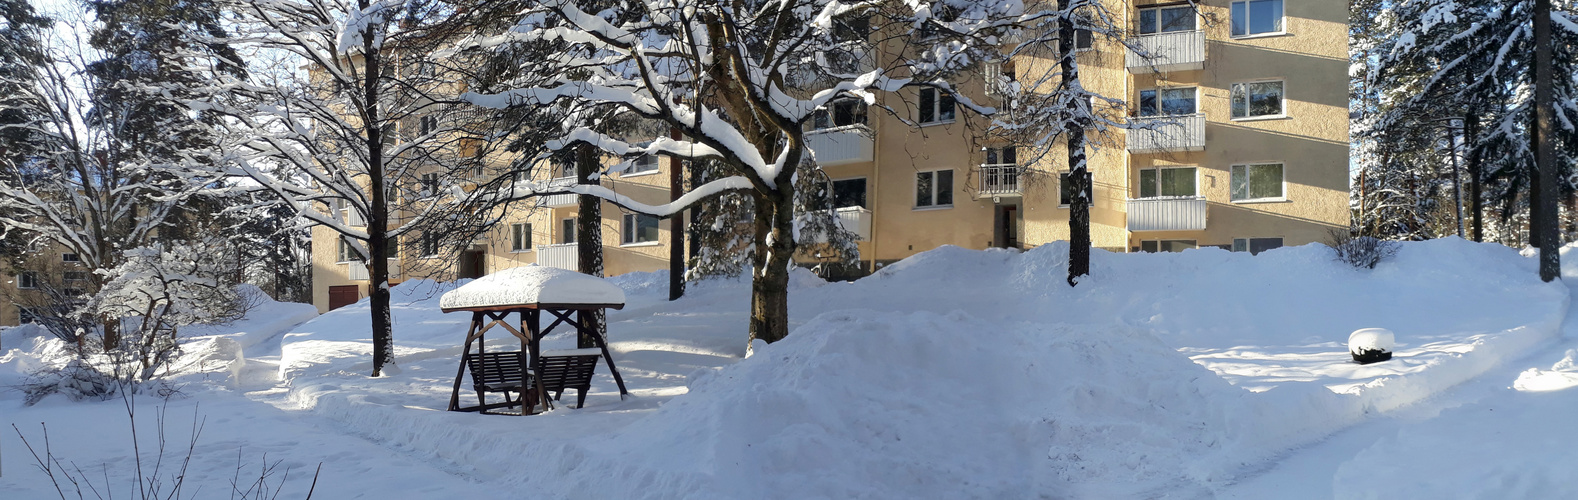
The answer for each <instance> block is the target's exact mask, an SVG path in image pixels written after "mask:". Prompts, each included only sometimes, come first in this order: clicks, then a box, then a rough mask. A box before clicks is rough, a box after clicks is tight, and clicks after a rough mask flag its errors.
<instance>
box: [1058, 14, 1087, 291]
mask: <svg viewBox="0 0 1578 500" xmlns="http://www.w3.org/2000/svg"><path fill="white" fill-rule="evenodd" d="M1069 1H1070V0H1058V10H1060V11H1063V12H1070V10H1069ZM1074 37H1075V23H1074V16H1073V15H1071V14H1070V15H1064V16H1063V18H1062V19H1060V20H1059V23H1058V54H1059V56H1060V57H1059V58H1058V69H1059V70H1060V71H1061V72H1062V74H1063V83H1062V85H1063V87H1064V88H1063V90H1064V91H1067V92H1073V91H1077V90H1079V89H1080V88H1081V86H1080V81H1079V61H1078V60H1077V59H1076V57H1078V56H1077V52H1076V49H1075V40H1074ZM1074 100H1075V101H1077V100H1078V99H1074ZM1075 105H1076V106H1077V105H1078V104H1075ZM1088 111H1089V110H1086V111H1085V112H1088ZM1085 121H1086V120H1085V118H1084V115H1083V113H1081V112H1078V111H1077V110H1068V111H1064V120H1063V122H1064V125H1065V126H1066V127H1067V130H1066V131H1065V134H1066V135H1065V136H1064V140H1065V142H1066V143H1067V145H1068V182H1069V184H1070V189H1071V190H1073V191H1074V195H1073V199H1071V200H1069V215H1068V285H1069V286H1075V285H1078V284H1079V280H1080V278H1082V277H1084V276H1086V275H1089V274H1090V199H1091V189H1090V172H1089V170H1087V169H1086V163H1085V128H1086V127H1085V126H1086V124H1085Z"/></svg>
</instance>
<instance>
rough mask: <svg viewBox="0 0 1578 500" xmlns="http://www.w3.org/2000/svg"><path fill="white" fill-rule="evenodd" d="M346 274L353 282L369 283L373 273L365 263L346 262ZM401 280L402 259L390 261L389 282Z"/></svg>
mask: <svg viewBox="0 0 1578 500" xmlns="http://www.w3.org/2000/svg"><path fill="white" fill-rule="evenodd" d="M345 274H346V276H347V277H348V278H349V279H351V280H352V281H368V280H371V279H372V272H371V270H370V269H368V268H367V263H365V262H346V263H345ZM399 280H400V259H389V281H399Z"/></svg>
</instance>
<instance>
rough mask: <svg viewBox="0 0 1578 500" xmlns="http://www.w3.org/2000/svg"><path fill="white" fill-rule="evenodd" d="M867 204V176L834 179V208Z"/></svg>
mask: <svg viewBox="0 0 1578 500" xmlns="http://www.w3.org/2000/svg"><path fill="white" fill-rule="evenodd" d="M864 206H866V178H865V177H856V178H854V179H840V180H836V181H833V208H844V207H864Z"/></svg>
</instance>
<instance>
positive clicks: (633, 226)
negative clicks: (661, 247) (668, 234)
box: [624, 214, 658, 245]
mask: <svg viewBox="0 0 1578 500" xmlns="http://www.w3.org/2000/svg"><path fill="white" fill-rule="evenodd" d="M624 231H625V235H624V236H625V244H626V245H632V244H636V243H656V242H657V240H658V218H657V217H653V216H650V215H647V214H625V227H624Z"/></svg>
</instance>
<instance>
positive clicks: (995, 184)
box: [976, 163, 1024, 196]
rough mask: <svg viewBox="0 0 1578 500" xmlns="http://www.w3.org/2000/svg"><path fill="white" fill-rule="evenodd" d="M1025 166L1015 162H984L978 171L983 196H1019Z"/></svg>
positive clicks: (977, 176) (977, 175)
mask: <svg viewBox="0 0 1578 500" xmlns="http://www.w3.org/2000/svg"><path fill="white" fill-rule="evenodd" d="M1023 176H1024V168H1023V167H1020V166H1019V165H1016V164H1013V163H998V164H983V165H981V167H980V169H979V170H977V171H976V178H977V179H979V180H980V182H981V196H1019V194H1020V193H1022V192H1023V191H1021V189H1022V188H1021V184H1020V181H1021V178H1022V177H1023Z"/></svg>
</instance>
